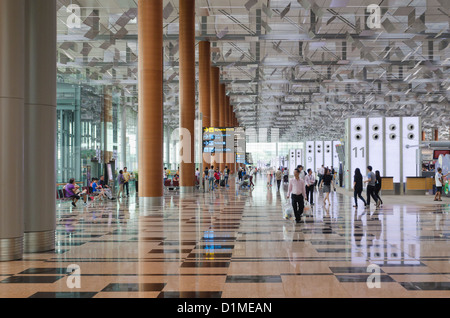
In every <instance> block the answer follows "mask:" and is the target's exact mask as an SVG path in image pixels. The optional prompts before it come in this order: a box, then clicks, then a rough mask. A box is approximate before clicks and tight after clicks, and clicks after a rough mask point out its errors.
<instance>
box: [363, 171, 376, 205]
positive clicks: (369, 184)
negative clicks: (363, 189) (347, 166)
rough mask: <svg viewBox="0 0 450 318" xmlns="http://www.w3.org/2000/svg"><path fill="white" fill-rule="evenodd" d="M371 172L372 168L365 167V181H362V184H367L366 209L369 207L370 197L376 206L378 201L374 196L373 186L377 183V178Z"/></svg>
mask: <svg viewBox="0 0 450 318" xmlns="http://www.w3.org/2000/svg"><path fill="white" fill-rule="evenodd" d="M372 170H373V168H372V166H368V167H367V172H368V173H367V180H366V181H364V183H367V205H366V206H367V207H369V206H370V197H372V198H373V199H374V200H375V204H376V205H377V206H378V199H377V197H376V196H375V184H376V183H377V178H376V176H375V173H373V171H372Z"/></svg>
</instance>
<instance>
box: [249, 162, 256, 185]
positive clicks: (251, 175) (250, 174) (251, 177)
mask: <svg viewBox="0 0 450 318" xmlns="http://www.w3.org/2000/svg"><path fill="white" fill-rule="evenodd" d="M248 176H249V177H250V179H249V180H250V186H251V187H255V185H254V184H253V169H252V167H250V168H249V169H248Z"/></svg>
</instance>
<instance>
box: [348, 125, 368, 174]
mask: <svg viewBox="0 0 450 318" xmlns="http://www.w3.org/2000/svg"><path fill="white" fill-rule="evenodd" d="M366 126H367V125H366V118H351V119H350V126H349V129H350V132H349V139H350V140H349V141H350V153H349V154H348V155H346V156H348V157H350V171H349V172H348V173H349V175H350V176H353V175H354V172H355V169H356V168H359V169H360V170H361V174H362V175H363V176H366V175H367V145H366V135H367V127H366Z"/></svg>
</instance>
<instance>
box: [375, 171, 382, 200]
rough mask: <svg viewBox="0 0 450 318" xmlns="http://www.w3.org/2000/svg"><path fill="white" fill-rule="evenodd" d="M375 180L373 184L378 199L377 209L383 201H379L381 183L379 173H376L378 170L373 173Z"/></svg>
mask: <svg viewBox="0 0 450 318" xmlns="http://www.w3.org/2000/svg"><path fill="white" fill-rule="evenodd" d="M375 179H376V182H375V196H376V198H377V199H378V204H377V207H380V206H381V205H382V204H383V200H381V198H380V191H381V184H382V181H381V175H380V171H378V170H377V171H375Z"/></svg>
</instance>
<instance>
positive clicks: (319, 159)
mask: <svg viewBox="0 0 450 318" xmlns="http://www.w3.org/2000/svg"><path fill="white" fill-rule="evenodd" d="M323 152H324V151H323V141H316V142H315V153H316V166H315V170H314V171H315V172H317V170H318V169H320V167H321V166H322V165H323V164H324V163H323Z"/></svg>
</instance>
